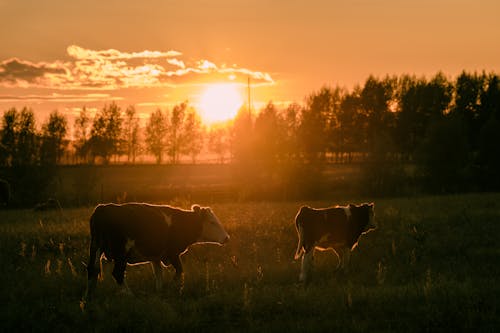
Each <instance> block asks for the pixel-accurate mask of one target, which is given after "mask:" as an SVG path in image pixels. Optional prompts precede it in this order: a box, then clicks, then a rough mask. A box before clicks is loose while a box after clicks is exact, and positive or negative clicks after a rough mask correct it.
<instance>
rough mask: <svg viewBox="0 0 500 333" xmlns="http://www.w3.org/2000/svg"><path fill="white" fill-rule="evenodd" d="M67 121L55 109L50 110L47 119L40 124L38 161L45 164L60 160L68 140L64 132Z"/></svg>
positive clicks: (65, 131)
mask: <svg viewBox="0 0 500 333" xmlns="http://www.w3.org/2000/svg"><path fill="white" fill-rule="evenodd" d="M67 130H68V121H67V119H66V117H64V116H63V115H62V114H60V113H59V112H58V111H57V110H56V111H54V112H52V113H51V114H50V116H49V119H48V121H47V122H46V123H45V124H43V126H42V135H41V139H42V140H41V145H40V162H41V163H42V164H45V165H56V164H57V163H59V162H60V161H61V158H62V156H63V154H64V151H65V149H66V146H67V144H68V141H67V139H66V133H67Z"/></svg>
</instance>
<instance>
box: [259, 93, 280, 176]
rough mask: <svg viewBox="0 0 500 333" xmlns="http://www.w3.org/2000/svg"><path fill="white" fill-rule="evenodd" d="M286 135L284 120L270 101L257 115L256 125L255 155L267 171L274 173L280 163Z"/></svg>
mask: <svg viewBox="0 0 500 333" xmlns="http://www.w3.org/2000/svg"><path fill="white" fill-rule="evenodd" d="M284 135H285V134H284V128H283V120H282V119H281V116H280V114H279V113H278V109H277V108H276V106H275V105H274V104H273V103H272V102H269V103H268V104H267V105H266V107H265V108H264V109H262V110H261V111H260V112H259V114H258V115H257V118H256V119H255V126H254V137H255V151H256V155H255V157H256V159H257V161H258V162H260V164H261V166H262V168H263V169H264V171H266V173H270V174H272V172H273V170H274V169H275V167H276V166H277V164H278V163H279V158H280V157H281V155H282V151H281V149H282V148H283V142H284V141H285V138H284Z"/></svg>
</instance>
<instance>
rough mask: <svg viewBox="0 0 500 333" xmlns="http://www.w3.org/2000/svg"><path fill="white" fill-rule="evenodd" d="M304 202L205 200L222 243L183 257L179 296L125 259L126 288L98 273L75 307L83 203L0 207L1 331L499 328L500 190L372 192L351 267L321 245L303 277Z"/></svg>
mask: <svg viewBox="0 0 500 333" xmlns="http://www.w3.org/2000/svg"><path fill="white" fill-rule="evenodd" d="M350 201H352V202H359V201H362V200H359V199H352V200H350ZM363 201H365V200H363ZM344 203H345V202H335V203H334V202H307V204H309V205H311V206H316V207H320V206H326V205H331V204H344ZM201 204H203V203H201ZM301 204H303V202H300V203H299V202H272V203H264V202H256V203H251V202H249V203H236V204H230V203H224V204H214V205H212V208H213V209H214V211H215V213H216V214H217V215H218V216H219V218H220V220H221V221H222V223H223V224H224V225H225V227H226V230H227V231H228V232H229V233H230V235H231V237H232V239H231V242H230V243H229V244H227V245H226V246H224V247H218V246H214V245H197V246H193V247H192V248H191V250H190V251H189V252H188V253H187V254H185V255H184V256H183V262H184V265H185V272H186V276H185V285H184V289H183V290H182V292H181V293H179V291H178V290H177V289H176V288H175V287H174V286H173V284H171V283H168V282H170V279H171V278H172V277H173V270H172V269H171V268H168V269H166V270H165V274H164V278H165V280H166V281H167V283H166V284H165V288H164V290H163V291H162V292H161V293H160V294H157V293H156V292H155V289H154V279H153V275H152V273H151V268H150V266H149V265H142V266H134V267H129V268H128V270H127V279H128V283H129V286H130V288H131V289H132V291H133V292H134V294H135V295H134V296H122V295H118V294H117V291H118V288H117V287H116V284H115V283H114V281H112V280H111V279H106V280H104V282H102V283H100V284H99V285H98V288H97V291H96V294H95V299H94V300H93V302H92V303H91V304H90V305H89V306H88V307H87V308H86V309H85V311H82V310H81V308H80V297H81V295H82V293H83V291H84V288H85V280H86V278H85V270H84V268H83V266H82V264H81V262H82V261H86V259H87V248H88V241H89V235H88V218H89V216H90V214H91V211H92V208H79V209H65V210H63V211H62V212H33V211H30V210H6V211H0V263H1V266H2V274H1V275H0V276H1V289H0V331H5V332H9V331H51V332H52V331H56V332H58V331H72V332H74V331H82V332H89V331H97V332H109V331H120V332H124V331H139V332H140V331H147V332H151V331H196V332H200V331H218V332H227V331H259V332H260V331H262V332H267V331H279V332H286V331H288V332H296V331H300V332H307V331H311V332H321V331H332V332H333V331H349V332H357V331H362V332H364V331H371V332H373V331H379V332H386V331H398V332H400V331H405V332H409V331H411V332H422V331H453V332H457V331H481V332H484V331H486V332H488V331H491V332H493V331H498V330H499V329H500V316H498V314H499V312H500V311H499V310H500V309H499V307H498V305H499V304H500V301H499V298H500V285H499V283H498V280H499V277H500V265H499V264H500V243H499V241H498V237H499V235H500V194H469V195H453V196H436V197H418V198H402V199H381V200H376V201H375V204H376V207H375V209H376V218H377V222H378V224H379V229H378V230H376V231H374V232H372V233H369V234H368V235H365V236H364V237H363V238H362V239H361V241H360V243H359V246H358V248H357V249H356V250H355V252H354V253H353V255H352V260H351V269H350V272H349V273H348V274H342V273H338V272H336V271H335V266H336V263H337V262H336V257H335V256H333V255H332V254H331V253H330V252H320V253H317V255H316V261H315V271H314V272H315V274H314V276H313V283H311V285H310V286H309V287H307V288H304V287H303V286H301V285H299V284H298V283H297V278H298V274H299V268H300V264H299V262H297V261H294V260H293V254H294V251H295V247H296V243H297V236H296V231H295V227H294V225H293V218H294V215H295V213H296V211H297V210H298V208H299V207H300V205H301ZM188 205H189V203H186V204H185V207H187V206H188Z"/></svg>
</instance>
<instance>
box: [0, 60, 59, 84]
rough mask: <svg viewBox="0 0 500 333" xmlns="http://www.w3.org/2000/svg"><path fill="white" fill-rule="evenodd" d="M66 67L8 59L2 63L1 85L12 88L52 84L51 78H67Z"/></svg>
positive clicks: (56, 64) (0, 70)
mask: <svg viewBox="0 0 500 333" xmlns="http://www.w3.org/2000/svg"><path fill="white" fill-rule="evenodd" d="M66 74H67V72H66V69H65V68H64V66H61V64H60V63H57V62H56V63H53V64H48V63H38V64H35V63H32V62H29V61H23V60H19V59H17V58H12V59H7V60H5V61H3V62H1V63H0V83H4V84H6V85H12V86H16V85H19V86H21V87H22V86H27V85H44V84H50V82H47V81H50V79H49V78H50V76H51V75H55V76H65V75H66Z"/></svg>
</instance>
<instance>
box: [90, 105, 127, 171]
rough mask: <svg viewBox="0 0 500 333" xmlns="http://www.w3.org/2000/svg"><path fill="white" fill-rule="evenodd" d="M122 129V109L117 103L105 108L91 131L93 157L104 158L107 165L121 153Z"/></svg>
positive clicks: (99, 113)
mask: <svg viewBox="0 0 500 333" xmlns="http://www.w3.org/2000/svg"><path fill="white" fill-rule="evenodd" d="M121 129H122V118H121V112H120V108H119V107H118V105H116V103H114V102H113V103H111V104H110V105H109V106H106V105H105V106H104V108H103V109H102V110H100V112H98V113H97V114H96V116H95V118H94V121H93V123H92V129H91V131H90V147H91V151H92V154H93V156H94V157H95V156H100V157H102V159H103V161H104V163H105V164H107V163H109V159H110V158H111V156H112V155H113V154H117V153H118V151H119V149H118V148H119V144H120V137H121Z"/></svg>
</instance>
